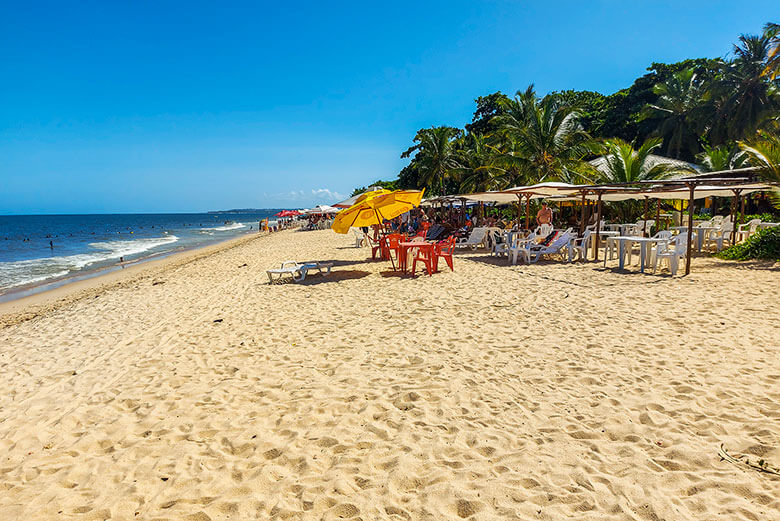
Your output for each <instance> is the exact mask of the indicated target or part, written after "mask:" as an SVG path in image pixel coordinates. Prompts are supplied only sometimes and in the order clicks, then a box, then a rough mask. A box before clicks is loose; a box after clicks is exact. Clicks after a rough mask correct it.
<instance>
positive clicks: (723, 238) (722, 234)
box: [707, 221, 734, 251]
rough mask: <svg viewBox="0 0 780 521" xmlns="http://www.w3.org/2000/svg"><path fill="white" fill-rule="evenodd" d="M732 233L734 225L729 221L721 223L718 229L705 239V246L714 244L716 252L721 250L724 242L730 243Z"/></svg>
mask: <svg viewBox="0 0 780 521" xmlns="http://www.w3.org/2000/svg"><path fill="white" fill-rule="evenodd" d="M733 231H734V223H732V222H731V221H723V223H722V224H721V226H720V229H718V230H713V231H712V232H711V233H710V235H709V237H708V238H707V244H708V245H709V244H710V243H712V242H714V243H715V247H716V249H717V250H718V251H720V250H722V249H723V243H724V242H729V243H730V242H731V232H733Z"/></svg>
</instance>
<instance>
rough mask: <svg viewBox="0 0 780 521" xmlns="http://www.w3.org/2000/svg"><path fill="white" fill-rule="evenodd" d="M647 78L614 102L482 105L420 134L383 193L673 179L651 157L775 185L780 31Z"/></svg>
mask: <svg viewBox="0 0 780 521" xmlns="http://www.w3.org/2000/svg"><path fill="white" fill-rule="evenodd" d="M647 70H648V72H647V74H645V75H643V76H641V77H639V78H637V79H636V80H635V81H634V83H633V84H632V85H631V86H630V87H628V88H626V89H622V90H620V91H618V92H615V93H613V94H609V95H605V94H601V93H598V92H592V91H575V90H567V91H558V92H551V93H548V94H546V95H540V94H538V93H537V92H536V91H535V89H534V87H533V85H530V86H529V87H527V88H526V89H524V90H519V91H517V93H516V94H515V95H514V96H508V95H506V94H504V93H502V92H495V93H492V94H488V95H486V96H480V97H478V98H477V99H476V100H475V101H476V109H475V111H474V115H473V118H472V120H471V121H470V122H469V123H467V124H465V125H464V127H463V128H456V127H451V126H432V127H430V128H423V129H420V130H419V131H418V132H417V134H416V135H415V136H414V139H413V144H412V146H410V147H409V148H408V149H407V150H406V151H405V152H403V154H402V155H401V157H403V158H409V159H410V162H409V164H408V165H407V166H406V167H404V168H403V169H402V170H401V172H400V173H399V175H398V179H397V180H394V181H392V182H386V183H392V184H393V187H398V188H409V189H415V188H416V189H419V188H425V189H426V193H428V194H431V195H440V194H454V193H464V192H474V191H485V190H495V189H502V188H507V187H510V186H516V185H519V184H533V183H537V182H543V181H564V182H572V183H581V182H632V181H638V180H646V179H657V178H661V177H664V176H666V175H669V174H670V171H671V170H673V167H672V166H670V165H665V164H663V163H660V164H659V162H658V157H657V156H658V155H662V156H665V157H666V158H670V159H673V160H677V161H675V162H674V165H675V167H674V168H677V169H678V170H679V165H680V161H683V162H695V163H697V164H698V165H700V168H701V169H702V170H705V171H706V170H709V171H720V170H727V169H735V168H740V167H744V166H758V167H761V168H762V169H763V172H764V173H765V175H766V176H767V179H768V180H771V181H778V180H780V178H779V173H780V166H778V165H780V157H778V151H779V150H780V141H778V139H779V138H778V136H779V135H780V25H778V24H776V23H768V24H766V25H765V27H764V30H763V32H762V33H761V34H759V35H741V36H739V38H738V40H737V43H736V44H735V45H734V46H733V48H732V49H731V51H730V52H729V53H728V54H727V55H726V56H725V57H723V58H697V59H689V60H684V61H681V62H677V63H671V64H665V63H653V64H651V65H650V67H648V69H647ZM599 156H603V160H602V163H601V167H600V168H598V169H596V168H594V165H593V164H592V161H593V160H594V159H596V158H598V157H599ZM778 202H780V199H778Z"/></svg>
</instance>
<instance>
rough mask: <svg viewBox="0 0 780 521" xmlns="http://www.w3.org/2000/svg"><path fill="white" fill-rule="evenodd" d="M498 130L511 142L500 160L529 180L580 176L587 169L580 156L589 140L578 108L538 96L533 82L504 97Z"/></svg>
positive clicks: (578, 177) (587, 145) (582, 156)
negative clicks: (511, 95)
mask: <svg viewBox="0 0 780 521" xmlns="http://www.w3.org/2000/svg"><path fill="white" fill-rule="evenodd" d="M504 110H505V113H504V114H502V115H501V116H499V123H500V129H501V132H502V133H503V134H504V135H505V136H506V138H507V139H509V140H511V142H512V143H513V148H512V149H511V151H509V152H508V153H507V154H505V156H504V158H503V161H504V163H505V164H506V165H507V166H508V167H513V168H515V169H516V171H517V172H519V173H520V174H521V175H524V176H525V177H526V178H527V179H528V180H529V181H533V182H541V181H553V180H573V179H580V178H581V177H582V176H583V175H584V174H585V173H586V172H587V170H588V166H587V164H586V163H585V161H584V160H583V158H584V157H585V156H586V155H587V154H588V153H590V152H591V151H592V146H591V144H592V140H591V138H590V136H589V135H588V134H587V133H586V132H585V130H583V128H582V125H580V123H579V121H578V118H579V112H577V111H576V110H574V109H573V108H572V107H569V106H567V105H563V104H561V103H560V101H559V99H558V98H557V97H555V96H547V97H545V98H544V99H541V100H539V99H538V98H537V96H536V93H535V92H534V91H533V85H532V86H530V87H528V89H526V91H525V92H520V91H518V92H517V94H516V95H515V99H513V100H505V101H504Z"/></svg>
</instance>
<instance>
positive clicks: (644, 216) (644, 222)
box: [642, 196, 649, 237]
mask: <svg viewBox="0 0 780 521" xmlns="http://www.w3.org/2000/svg"><path fill="white" fill-rule="evenodd" d="M648 201H649V199H648V197H647V196H645V213H643V214H642V237H646V236H647V206H648V204H647V203H648Z"/></svg>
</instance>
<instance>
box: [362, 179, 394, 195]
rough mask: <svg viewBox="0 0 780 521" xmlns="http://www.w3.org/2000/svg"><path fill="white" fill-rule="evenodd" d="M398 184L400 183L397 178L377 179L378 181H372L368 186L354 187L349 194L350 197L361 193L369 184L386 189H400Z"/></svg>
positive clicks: (366, 189) (365, 190)
mask: <svg viewBox="0 0 780 521" xmlns="http://www.w3.org/2000/svg"><path fill="white" fill-rule="evenodd" d="M399 185H400V183H399V181H398V179H394V180H392V181H382V180H378V181H374V182H373V183H371V184H370V185H369V186H361V187H359V188H355V189H354V190H352V194H351V195H350V197H354V196H356V195H358V194H362V193H363V192H367V191H368V189H369V188H370V187H371V186H380V187H382V188H384V189H386V190H399V189H400V186H399Z"/></svg>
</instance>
